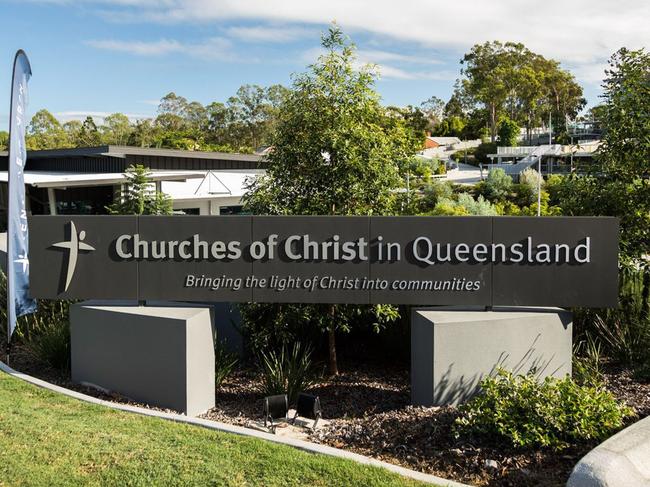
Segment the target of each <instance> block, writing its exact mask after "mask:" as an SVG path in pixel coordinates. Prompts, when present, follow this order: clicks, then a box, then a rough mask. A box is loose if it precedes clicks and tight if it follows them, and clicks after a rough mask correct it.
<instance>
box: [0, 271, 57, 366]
mask: <svg viewBox="0 0 650 487" xmlns="http://www.w3.org/2000/svg"><path fill="white" fill-rule="evenodd" d="M6 293H7V277H6V276H5V274H4V272H2V271H0V295H3V296H6ZM69 308H70V302H69V301H51V300H39V301H38V307H37V309H36V312H35V313H31V314H28V315H25V316H21V317H20V318H18V320H17V323H16V331H15V334H14V337H13V339H12V341H13V343H20V344H22V345H23V346H24V347H25V348H26V349H27V351H28V352H29V353H31V354H32V355H33V356H34V357H35V358H36V359H37V360H39V361H40V362H43V363H44V364H47V365H49V366H50V367H53V368H55V369H58V370H60V371H62V372H68V371H69V370H70V320H69ZM0 340H2V343H6V341H7V308H6V303H4V302H3V304H2V306H0Z"/></svg>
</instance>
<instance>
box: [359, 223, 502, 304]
mask: <svg viewBox="0 0 650 487" xmlns="http://www.w3.org/2000/svg"><path fill="white" fill-rule="evenodd" d="M370 239H371V241H372V257H373V264H372V266H371V268H370V279H371V280H372V281H373V282H374V283H375V286H374V289H373V291H372V292H371V301H372V302H373V303H395V304H441V305H442V304H449V305H451V304H474V305H490V304H491V286H490V284H491V277H492V274H491V265H490V264H489V263H485V262H475V261H472V258H471V256H470V255H469V253H467V254H465V253H463V250H464V249H463V248H462V247H461V248H459V247H458V246H459V245H460V246H466V247H468V249H469V248H470V247H472V246H475V245H476V244H483V245H485V246H486V247H487V246H488V245H489V244H490V243H491V242H492V220H491V218H480V217H435V218H432V217H418V216H413V217H408V216H405V217H374V218H372V219H371V221H370ZM396 253H399V254H401V255H396ZM380 254H381V255H380ZM384 286H385V288H384Z"/></svg>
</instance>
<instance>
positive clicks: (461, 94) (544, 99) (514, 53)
mask: <svg viewBox="0 0 650 487" xmlns="http://www.w3.org/2000/svg"><path fill="white" fill-rule="evenodd" d="M461 63H462V64H463V69H462V71H461V74H462V75H463V78H462V79H460V80H459V81H458V82H457V86H456V92H455V94H454V104H455V105H454V106H452V107H450V108H453V109H454V110H455V111H458V109H459V107H460V106H462V107H463V111H464V113H469V111H470V109H471V107H472V106H476V105H479V106H482V108H483V109H484V110H485V118H486V119H487V121H488V125H489V129H490V137H491V140H492V142H494V141H495V140H496V136H497V130H498V123H499V119H500V117H501V116H503V115H504V114H505V115H507V116H508V117H509V118H510V119H511V120H514V121H515V122H517V123H519V124H522V125H523V126H524V127H526V129H527V132H528V135H529V136H530V130H531V128H532V127H534V126H538V125H539V124H540V123H546V122H545V121H546V120H547V119H548V116H549V114H550V115H551V117H552V120H553V126H554V127H555V129H556V130H555V132H556V133H558V131H563V130H564V125H565V120H566V118H567V117H568V118H573V117H575V116H576V115H577V114H578V112H579V111H580V110H581V109H582V108H583V107H584V105H585V99H584V98H583V96H582V88H581V87H580V85H579V84H578V83H577V82H576V81H575V78H574V77H573V75H572V74H571V73H569V72H568V71H565V70H563V69H562V68H561V66H560V64H559V63H558V62H557V61H554V60H552V59H551V60H549V59H546V58H544V57H543V56H541V55H539V54H535V53H533V52H531V51H530V50H528V49H527V48H526V47H525V46H524V45H523V44H520V43H514V42H506V43H501V42H498V41H493V42H486V43H484V44H477V45H475V46H474V47H472V49H471V50H470V51H469V52H468V53H467V54H465V56H464V57H463V59H462V60H461ZM461 102H462V103H461Z"/></svg>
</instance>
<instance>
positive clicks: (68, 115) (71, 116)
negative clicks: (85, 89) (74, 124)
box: [54, 110, 152, 125]
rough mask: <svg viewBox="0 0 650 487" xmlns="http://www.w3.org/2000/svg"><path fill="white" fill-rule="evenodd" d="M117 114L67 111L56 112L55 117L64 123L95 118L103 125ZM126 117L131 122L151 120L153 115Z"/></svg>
mask: <svg viewBox="0 0 650 487" xmlns="http://www.w3.org/2000/svg"><path fill="white" fill-rule="evenodd" d="M112 113H115V112H101V111H92V110H77V111H74V110H73V111H65V112H56V113H54V116H55V117H56V118H57V119H58V120H59V121H60V122H62V123H65V122H70V121H71V120H79V121H82V122H83V121H84V120H85V119H86V117H93V120H94V121H95V123H96V124H98V125H101V124H103V123H104V119H105V118H106V117H108V116H109V115H111V114H112ZM124 115H126V116H127V118H128V119H129V120H130V121H131V122H135V121H137V120H143V119H145V118H151V117H152V115H146V114H143V113H125V114H124Z"/></svg>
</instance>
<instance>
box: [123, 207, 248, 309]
mask: <svg viewBox="0 0 650 487" xmlns="http://www.w3.org/2000/svg"><path fill="white" fill-rule="evenodd" d="M138 221H139V224H138V241H139V244H138V245H139V247H140V249H139V250H141V251H142V250H144V249H145V248H146V249H148V255H146V256H145V255H142V252H141V253H140V255H139V259H138V262H139V280H140V283H139V287H140V296H141V299H161V300H166V299H167V300H183V301H224V302H246V301H251V300H252V293H251V289H250V288H247V286H246V279H247V278H248V277H249V276H250V275H252V264H251V260H250V258H249V257H248V256H247V254H246V248H247V246H248V244H249V242H250V239H251V217H248V216H222V217H218V218H213V217H209V216H183V217H179V216H141V217H139V218H138ZM172 242H174V243H173V244H171V245H170V243H172ZM234 242H239V243H240V245H238V246H237V245H235V243H234ZM133 243H134V242H133V241H132V242H131V245H133ZM125 245H126V243H125ZM163 246H164V247H165V248H162V247H163ZM161 255H164V256H165V257H160V256H161ZM187 256H191V257H190V258H187Z"/></svg>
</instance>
